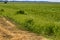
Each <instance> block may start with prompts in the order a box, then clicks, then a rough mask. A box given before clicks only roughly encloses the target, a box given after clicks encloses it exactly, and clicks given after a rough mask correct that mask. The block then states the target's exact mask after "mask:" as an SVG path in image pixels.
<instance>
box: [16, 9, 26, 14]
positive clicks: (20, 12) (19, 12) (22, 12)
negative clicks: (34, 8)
mask: <svg viewBox="0 0 60 40" xmlns="http://www.w3.org/2000/svg"><path fill="white" fill-rule="evenodd" d="M16 14H26V13H25V11H24V10H19V11H17V13H16Z"/></svg>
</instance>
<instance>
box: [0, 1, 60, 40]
mask: <svg viewBox="0 0 60 40" xmlns="http://www.w3.org/2000/svg"><path fill="white" fill-rule="evenodd" d="M0 16H4V17H6V18H8V19H9V20H11V21H13V22H14V23H15V24H16V25H17V28H18V29H22V30H28V31H30V32H34V33H36V34H38V35H43V36H46V37H50V38H53V39H54V40H59V39H60V3H25V2H24V3H23V2H21V3H20V2H16V3H15V2H14V3H13V2H9V3H8V4H4V3H3V2H2V3H0Z"/></svg>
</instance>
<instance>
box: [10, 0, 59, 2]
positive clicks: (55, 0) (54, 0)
mask: <svg viewBox="0 0 60 40" xmlns="http://www.w3.org/2000/svg"><path fill="white" fill-rule="evenodd" d="M9 1H12V0H9ZM15 1H49V2H60V0H15Z"/></svg>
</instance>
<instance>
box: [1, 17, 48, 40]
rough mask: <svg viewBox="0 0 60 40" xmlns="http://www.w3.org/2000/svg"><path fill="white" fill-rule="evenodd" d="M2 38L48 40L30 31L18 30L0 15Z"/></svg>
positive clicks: (9, 39) (8, 39) (4, 39)
mask: <svg viewBox="0 0 60 40" xmlns="http://www.w3.org/2000/svg"><path fill="white" fill-rule="evenodd" d="M0 40H48V39H47V38H45V37H42V36H37V35H36V34H34V33H30V32H28V31H23V30H18V29H16V28H15V25H14V24H13V23H11V22H10V21H8V20H7V19H6V18H4V17H0Z"/></svg>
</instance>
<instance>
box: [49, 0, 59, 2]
mask: <svg viewBox="0 0 60 40" xmlns="http://www.w3.org/2000/svg"><path fill="white" fill-rule="evenodd" d="M48 1H50V2H60V0H48Z"/></svg>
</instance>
